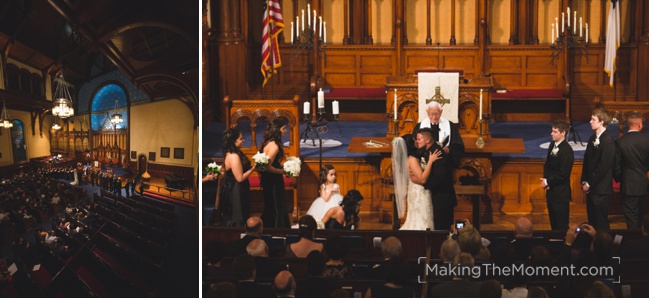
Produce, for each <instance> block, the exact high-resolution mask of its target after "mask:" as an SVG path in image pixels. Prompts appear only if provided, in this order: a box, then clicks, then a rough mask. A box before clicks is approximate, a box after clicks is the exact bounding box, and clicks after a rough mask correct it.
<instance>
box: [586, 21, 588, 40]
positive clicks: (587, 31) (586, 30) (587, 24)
mask: <svg viewBox="0 0 649 298" xmlns="http://www.w3.org/2000/svg"><path fill="white" fill-rule="evenodd" d="M588 39H589V36H588V23H586V43H588Z"/></svg>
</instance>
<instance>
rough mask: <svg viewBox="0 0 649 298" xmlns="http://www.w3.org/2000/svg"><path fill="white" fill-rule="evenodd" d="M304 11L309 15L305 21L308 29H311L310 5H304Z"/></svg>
mask: <svg viewBox="0 0 649 298" xmlns="http://www.w3.org/2000/svg"><path fill="white" fill-rule="evenodd" d="M306 11H307V12H308V13H309V15H308V18H307V19H306V21H307V23H308V25H309V28H311V4H307V5H306Z"/></svg>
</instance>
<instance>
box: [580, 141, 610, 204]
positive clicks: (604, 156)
mask: <svg viewBox="0 0 649 298" xmlns="http://www.w3.org/2000/svg"><path fill="white" fill-rule="evenodd" d="M595 139H596V136H595V134H593V135H592V136H590V139H588V145H587V146H586V153H585V154H584V167H583V170H582V171H581V182H582V183H583V182H588V185H590V191H589V192H590V193H591V194H595V195H610V194H612V193H613V165H614V164H615V142H614V141H613V138H612V137H611V135H609V134H608V132H606V131H604V132H603V133H602V135H601V136H600V137H599V145H597V146H595Z"/></svg>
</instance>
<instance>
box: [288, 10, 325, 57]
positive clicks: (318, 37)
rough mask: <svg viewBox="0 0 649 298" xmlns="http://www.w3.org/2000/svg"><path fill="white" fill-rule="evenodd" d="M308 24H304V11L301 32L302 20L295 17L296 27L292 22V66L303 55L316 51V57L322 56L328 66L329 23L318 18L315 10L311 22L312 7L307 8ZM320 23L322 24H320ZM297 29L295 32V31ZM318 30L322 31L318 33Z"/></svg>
mask: <svg viewBox="0 0 649 298" xmlns="http://www.w3.org/2000/svg"><path fill="white" fill-rule="evenodd" d="M307 12H308V14H309V15H308V17H307V22H308V23H307V24H306V26H305V24H304V10H302V26H301V28H302V29H301V30H300V18H299V17H297V16H296V17H295V26H294V24H293V22H291V64H293V61H295V59H296V58H297V57H298V56H300V55H301V54H302V52H304V51H306V52H310V51H311V50H313V49H316V55H318V56H322V59H323V61H324V63H325V65H326V64H327V51H326V47H327V22H323V21H322V16H320V17H316V11H315V10H313V21H311V5H310V4H309V5H308V8H307ZM318 21H319V22H320V23H319V24H318ZM294 28H295V30H293V29H294ZM318 29H319V30H320V31H319V32H318Z"/></svg>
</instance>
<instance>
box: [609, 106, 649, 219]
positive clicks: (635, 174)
mask: <svg viewBox="0 0 649 298" xmlns="http://www.w3.org/2000/svg"><path fill="white" fill-rule="evenodd" d="M627 122H628V124H629V132H627V133H626V134H625V135H624V136H622V137H621V138H619V139H617V141H616V142H615V144H616V147H617V148H616V149H617V150H616V154H615V169H614V172H613V175H614V176H615V180H617V181H620V192H621V193H622V197H623V203H622V205H623V207H624V217H625V218H626V226H627V229H639V228H640V222H641V221H642V218H643V216H644V208H645V200H646V199H647V186H649V179H648V178H647V171H649V138H647V137H646V136H645V135H643V134H642V133H641V132H640V131H642V115H641V114H640V113H636V112H633V113H630V114H629V115H628V117H627Z"/></svg>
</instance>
